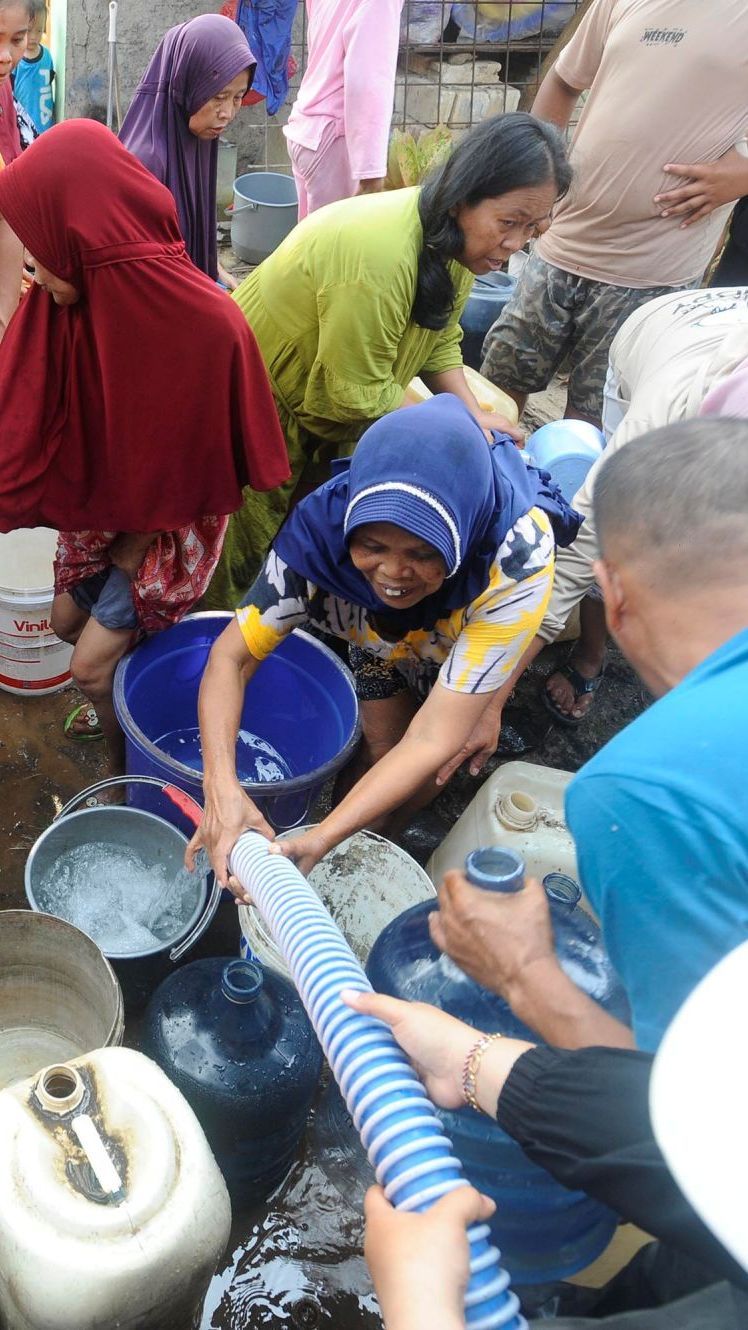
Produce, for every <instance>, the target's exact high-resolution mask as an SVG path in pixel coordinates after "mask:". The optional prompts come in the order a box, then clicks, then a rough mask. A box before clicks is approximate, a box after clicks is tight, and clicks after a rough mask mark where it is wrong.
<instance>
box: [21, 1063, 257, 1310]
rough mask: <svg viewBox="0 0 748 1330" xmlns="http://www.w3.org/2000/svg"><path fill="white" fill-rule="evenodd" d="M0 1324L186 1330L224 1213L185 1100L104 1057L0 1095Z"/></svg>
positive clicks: (150, 1076) (225, 1227)
mask: <svg viewBox="0 0 748 1330" xmlns="http://www.w3.org/2000/svg"><path fill="white" fill-rule="evenodd" d="M0 1135H1V1136H2V1141H3V1149H2V1151H1V1152H0V1325H2V1326H3V1327H4V1330H72V1327H75V1330H100V1327H102V1326H112V1327H113V1326H117V1327H118V1330H142V1327H144V1326H148V1330H173V1327H175V1326H180V1327H184V1330H189V1327H190V1326H193V1325H194V1324H195V1319H196V1317H197V1315H198V1313H199V1309H200V1307H201V1305H202V1301H203V1299H204V1297H205V1293H206V1291H207V1288H208V1284H209V1283H210V1280H211V1278H212V1276H213V1272H214V1270H215V1267H216V1265H217V1263H218V1261H219V1259H220V1257H221V1255H222V1252H223V1250H224V1248H225V1246H226V1243H227V1241H228V1236H229V1229H230V1225H231V1208H230V1205H229V1198H228V1194H227V1191H226V1186H225V1184H224V1181H223V1178H222V1177H221V1174H220V1173H219V1171H218V1168H217V1166H216V1162H215V1160H214V1158H213V1156H212V1154H211V1152H210V1149H209V1147H208V1143H207V1141H206V1139H205V1136H204V1134H203V1132H202V1130H201V1128H200V1126H199V1124H198V1122H197V1119H196V1117H195V1115H194V1113H193V1112H192V1109H191V1108H190V1107H189V1105H188V1104H187V1103H186V1102H185V1100H184V1099H183V1097H182V1095H181V1094H180V1093H179V1091H178V1090H177V1089H175V1087H174V1086H173V1085H171V1084H170V1083H169V1081H168V1079H167V1078H166V1076H164V1074H163V1072H162V1071H160V1070H159V1068H158V1067H156V1066H154V1064H153V1063H152V1062H151V1061H150V1060H149V1059H148V1058H146V1057H143V1056H142V1054H140V1053H135V1052H133V1051H132V1050H131V1049H127V1048H104V1049H100V1050H99V1051H98V1052H96V1053H89V1054H87V1055H86V1056H85V1057H82V1058H76V1059H74V1060H73V1061H72V1062H68V1063H64V1064H60V1065H57V1066H53V1067H48V1068H46V1070H44V1071H42V1072H40V1073H39V1074H38V1075H36V1076H34V1077H32V1078H31V1079H30V1080H26V1081H20V1082H17V1083H16V1084H15V1085H13V1086H11V1087H9V1088H8V1089H6V1090H3V1091H2V1093H0Z"/></svg>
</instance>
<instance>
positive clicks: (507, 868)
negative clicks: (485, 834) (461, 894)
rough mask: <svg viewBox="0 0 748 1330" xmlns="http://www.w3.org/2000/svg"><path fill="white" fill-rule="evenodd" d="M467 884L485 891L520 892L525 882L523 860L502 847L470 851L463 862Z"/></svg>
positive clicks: (492, 846) (490, 846)
mask: <svg viewBox="0 0 748 1330" xmlns="http://www.w3.org/2000/svg"><path fill="white" fill-rule="evenodd" d="M465 876H466V877H467V880H468V882H472V883H473V885H474V886H476V887H483V888H485V889H486V890H487V891H507V892H509V891H521V890H522V887H523V885H524V881H525V864H524V860H523V859H522V858H521V857H520V855H518V854H517V853H516V852H515V851H514V850H509V849H507V848H506V847H505V846H503V845H489V846H486V847H484V848H483V849H480V850H471V851H470V854H469V855H468V857H467V859H466V860H465Z"/></svg>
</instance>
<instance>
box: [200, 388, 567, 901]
mask: <svg viewBox="0 0 748 1330" xmlns="http://www.w3.org/2000/svg"><path fill="white" fill-rule="evenodd" d="M338 467H339V471H338V474H337V475H335V476H334V477H333V479H332V480H329V481H327V483H326V484H324V485H322V486H320V487H319V489H316V490H315V491H314V492H313V493H312V494H310V495H309V496H308V497H307V498H305V499H302V501H301V502H300V503H299V504H298V506H297V507H296V508H295V509H294V510H293V511H292V512H291V514H290V515H289V517H288V518H287V520H286V522H285V525H284V526H283V527H282V528H281V530H280V531H279V532H278V535H277V536H276V538H275V540H274V542H273V545H272V547H271V550H270V553H269V555H268V557H267V559H266V561H265V564H264V567H263V568H262V570H261V572H260V574H259V576H258V578H257V580H256V581H255V583H254V585H253V586H252V588H251V590H250V591H249V593H248V595H247V596H246V598H245V600H244V603H243V605H241V606H240V607H239V609H238V610H237V611H236V616H235V618H234V620H233V621H232V623H231V624H230V625H229V627H228V628H227V629H226V630H225V632H224V633H223V634H222V635H221V637H220V638H219V639H218V640H217V642H216V643H215V645H214V647H213V650H212V651H211V654H210V659H209V661H208V666H207V669H206V672H205V676H204V678H203V683H202V687H201V691H200V717H201V733H202V749H203V761H204V771H205V779H204V789H205V797H206V805H205V816H204V818H203V822H202V824H201V827H200V829H199V831H198V832H197V833H196V835H195V837H194V838H193V840H192V843H191V846H190V851H191V853H194V851H195V850H196V849H197V847H198V846H199V845H204V846H205V847H206V849H207V850H208V852H209V854H210V857H211V860H212V863H213V867H214V869H215V871H216V873H217V874H218V877H219V879H220V881H221V882H223V883H226V882H227V881H228V872H227V866H226V859H227V855H228V853H229V851H230V850H231V848H232V846H233V845H234V843H235V841H236V840H237V839H238V837H239V836H240V834H241V833H242V831H244V830H245V829H246V828H247V827H254V828H255V829H257V830H261V831H263V832H264V833H265V834H266V835H268V836H269V837H272V835H273V832H272V829H271V828H270V827H269V826H268V824H267V823H266V822H265V821H264V819H263V818H262V816H261V814H260V813H259V812H258V810H257V809H256V808H255V806H254V804H252V802H251V801H250V800H249V799H248V798H247V796H246V795H245V794H244V792H243V791H242V789H241V786H240V785H239V783H238V780H237V776H236V766H235V757H234V754H235V745H236V736H237V728H238V718H239V715H240V712H241V704H242V697H243V692H244V688H245V686H246V684H247V683H248V681H249V680H250V679H251V678H252V675H253V674H254V672H255V670H256V669H257V668H258V666H259V665H260V663H261V662H262V660H264V659H265V657H266V656H268V655H269V654H270V652H271V651H273V650H274V648H275V647H276V646H277V645H278V643H279V642H281V641H282V640H283V638H284V637H285V636H286V635H287V634H288V633H290V632H291V631H292V629H293V628H295V627H298V626H300V625H302V624H303V623H305V622H307V621H311V623H312V624H313V625H314V626H315V627H317V628H319V629H321V630H323V631H324V632H326V633H331V634H333V635H334V636H336V637H339V638H342V639H344V640H345V641H347V642H348V644H349V656H350V663H351V668H352V670H353V673H354V677H355V680H356V690H357V693H358V697H359V700H360V706H361V721H362V728H363V740H362V744H361V747H360V750H359V753H358V754H357V756H356V758H355V759H354V762H353V763H352V764H351V766H350V767H349V768H348V769H347V771H346V772H344V773H343V776H344V784H345V787H347V793H345V795H344V797H343V798H342V799H341V800H340V802H339V803H338V804H337V806H336V807H335V808H334V809H333V811H332V812H331V813H330V814H329V816H328V817H327V818H325V820H324V822H322V823H321V825H320V826H319V827H317V828H315V829H314V831H313V832H309V833H307V834H305V835H302V836H298V837H296V838H294V839H292V840H289V841H285V842H283V845H282V849H283V853H284V854H288V855H289V856H290V857H291V858H293V859H294V860H295V861H296V862H297V863H298V864H299V866H300V868H301V869H302V870H303V871H305V872H308V871H309V869H310V868H312V867H313V866H314V864H315V863H316V862H317V861H318V860H319V859H320V858H321V857H322V856H323V855H324V854H326V853H327V851H328V850H330V849H332V847H333V846H334V845H337V844H338V843H339V842H340V841H341V840H343V839H345V837H346V836H350V835H351V834H352V833H353V832H354V831H357V830H359V829H360V828H361V827H371V828H377V829H379V828H382V827H385V826H387V819H388V817H390V815H391V814H392V813H393V811H394V810H397V815H398V822H399V824H400V825H404V824H406V823H407V821H408V820H409V818H410V817H412V816H413V815H414V813H415V812H416V811H417V810H418V808H421V807H423V806H424V804H426V803H427V802H428V801H429V800H430V799H432V798H434V796H435V795H436V793H437V792H438V786H437V777H438V776H439V773H440V772H441V771H442V769H443V768H444V767H446V766H449V765H450V764H452V763H453V762H454V759H455V758H456V757H457V755H458V754H460V753H462V752H463V751H465V752H466V754H467V755H471V757H472V760H471V771H473V772H477V771H478V770H480V767H481V766H482V764H483V762H484V761H485V760H486V758H487V757H488V756H490V754H491V753H492V752H493V751H494V750H495V748H496V744H497V741H498V734H499V729H500V725H501V702H502V701H503V695H504V694H503V692H502V689H503V688H504V685H506V683H507V682H508V680H509V678H510V677H511V675H512V673H513V671H514V668H515V666H516V665H517V664H518V662H519V660H520V658H521V656H522V654H523V652H524V650H525V648H526V646H528V644H529V643H530V642H531V640H532V638H533V635H534V633H535V631H536V629H537V627H538V625H539V624H540V622H541V620H542V618H543V614H544V612H545V607H546V605H547V602H548V598H549V596H550V592H551V586H552V582H553V563H554V550H555V544H556V543H559V544H561V545H566V544H569V543H570V542H571V541H572V540H573V539H574V536H575V535H576V532H577V529H578V526H579V519H578V517H577V515H576V514H575V513H573V512H572V510H571V509H570V508H569V507H568V505H567V504H566V503H565V501H564V500H563V499H562V497H561V495H560V492H559V491H558V490H556V489H555V488H554V487H552V486H551V485H550V484H549V480H548V477H547V475H544V474H542V473H540V472H538V471H536V470H535V469H534V468H533V467H528V466H527V465H526V464H525V461H524V459H523V457H522V454H521V453H520V452H519V451H518V449H517V447H516V445H515V444H514V443H513V441H512V440H511V439H509V438H508V437H506V436H499V437H498V438H497V439H496V441H495V442H494V443H493V445H489V444H488V442H487V441H486V438H485V435H484V433H483V430H482V429H481V428H480V426H479V425H478V424H477V423H476V421H475V419H474V418H473V416H471V414H470V412H469V411H468V409H467V407H466V406H465V405H464V403H463V402H461V401H460V400H459V399H458V398H456V397H453V396H452V395H450V394H440V395H439V396H438V397H435V398H433V399H432V400H431V401H429V402H425V403H424V404H423V405H421V406H416V407H409V408H405V409H401V410H399V411H395V412H393V413H392V414H390V415H387V416H384V417H382V419H381V420H378V421H377V422H376V423H375V424H374V425H372V426H371V427H370V428H369V429H368V430H367V431H366V433H365V434H364V435H363V437H362V439H361V441H360V443H359V445H358V447H357V449H356V451H355V453H354V455H353V457H352V459H350V460H346V461H345V462H343V463H339V464H338ZM341 793H342V783H341V782H339V786H338V789H337V790H336V795H337V796H338V797H340V795H341ZM390 829H391V828H390ZM279 848H280V847H279Z"/></svg>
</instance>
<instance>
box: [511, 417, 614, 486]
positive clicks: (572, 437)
mask: <svg viewBox="0 0 748 1330" xmlns="http://www.w3.org/2000/svg"><path fill="white" fill-rule="evenodd" d="M604 447H605V436H604V435H603V434H602V432H601V431H600V430H599V429H597V428H596V427H595V426H594V425H591V424H590V423H589V421H588V420H552V421H551V422H550V424H548V425H541V427H540V429H536V431H535V433H534V434H531V435H530V437H529V439H528V440H527V443H526V444H525V455H526V457H527V459H528V461H530V462H533V463H534V464H535V466H537V467H540V469H541V471H550V473H551V476H552V477H553V479H554V480H555V482H556V484H557V485H558V486H559V488H560V490H561V493H562V494H563V496H564V498H565V499H568V500H569V502H570V503H571V500H572V499H573V498H574V495H575V494H576V492H577V490H578V489H579V488H580V486H581V485H582V484H583V483H584V479H585V476H586V475H587V472H588V471H589V469H590V467H591V466H592V464H593V462H596V461H597V459H598V457H599V456H600V454H601V453H602V451H603V448H604Z"/></svg>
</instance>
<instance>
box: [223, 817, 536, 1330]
mask: <svg viewBox="0 0 748 1330" xmlns="http://www.w3.org/2000/svg"><path fill="white" fill-rule="evenodd" d="M229 866H230V869H231V872H232V873H233V874H234V876H235V877H236V878H238V880H239V882H241V884H242V886H243V887H244V888H245V890H246V891H248V892H249V894H250V895H251V897H252V900H253V901H254V903H255V905H256V906H257V908H258V909H259V911H260V913H261V914H262V916H263V918H264V920H265V923H266V924H267V926H268V928H269V929H270V932H271V934H272V936H273V939H274V941H275V943H276V945H277V947H278V948H279V950H280V952H281V955H282V956H283V959H284V960H285V962H286V965H287V966H288V968H289V970H290V971H291V974H292V976H293V980H294V983H295V984H296V987H297V989H298V991H299V996H300V997H301V1000H302V1002H303V1003H304V1006H305V1008H306V1010H307V1013H308V1015H309V1018H310V1020H311V1022H312V1024H313V1026H314V1029H315V1031H316V1033H317V1037H318V1039H319V1041H320V1043H321V1045H322V1048H323V1050H324V1053H325V1056H326V1058H327V1060H328V1062H329V1063H330V1067H331V1068H332V1071H333V1074H334V1076H335V1079H336V1081H337V1082H338V1085H339V1086H340V1089H341V1092H342V1094H343V1097H344V1098H345V1101H346V1104H347V1106H348V1111H349V1113H350V1114H351V1117H352V1118H353V1121H354V1124H355V1126H356V1130H357V1131H358V1133H359V1135H360V1137H361V1141H362V1144H363V1146H364V1149H365V1150H366V1152H367V1154H368V1156H369V1161H370V1163H371V1164H372V1167H373V1168H374V1171H375V1173H376V1178H377V1181H378V1182H379V1183H380V1184H381V1185H382V1186H383V1187H384V1191H385V1195H386V1196H387V1198H388V1200H389V1201H391V1202H392V1204H393V1205H394V1206H395V1207H396V1208H397V1209H398V1210H427V1209H428V1208H429V1206H431V1205H433V1204H434V1203H435V1202H436V1201H437V1200H438V1199H439V1197H441V1196H444V1195H446V1193H447V1192H450V1191H453V1190H454V1189H455V1188H456V1187H460V1186H463V1185H464V1183H465V1180H464V1178H463V1177H462V1166H461V1164H460V1162H459V1160H458V1159H456V1158H455V1156H454V1154H453V1153H452V1147H451V1144H450V1141H449V1140H448V1138H447V1137H446V1136H445V1135H444V1133H443V1130H442V1126H441V1123H440V1122H439V1119H438V1118H437V1116H436V1114H435V1112H434V1108H433V1106H432V1104H431V1102H430V1100H429V1098H428V1096H427V1094H426V1091H425V1090H424V1088H423V1085H422V1084H421V1082H420V1080H419V1079H418V1077H417V1075H416V1073H415V1072H414V1070H413V1068H412V1067H411V1065H410V1063H409V1062H408V1059H407V1058H406V1056H405V1054H404V1053H403V1052H402V1050H401V1049H400V1048H399V1046H398V1044H397V1043H396V1042H395V1039H394V1037H393V1035H392V1034H391V1032H390V1030H389V1029H388V1028H387V1027H386V1026H385V1025H383V1024H382V1022H381V1021H377V1020H374V1019H373V1018H372V1017H370V1016H364V1015H362V1014H361V1013H360V1012H357V1011H352V1010H351V1008H350V1007H347V1006H346V1005H345V1003H344V1002H342V1001H341V998H340V994H341V991H343V990H344V989H354V990H358V991H359V992H371V984H370V983H369V981H368V979H367V978H366V975H365V974H364V971H363V970H362V968H361V966H360V964H359V962H358V961H357V960H356V957H355V956H354V954H353V952H352V951H351V949H350V947H349V946H348V944H347V942H346V940H345V938H344V937H343V934H342V933H341V932H340V929H339V928H338V926H337V924H335V923H334V922H333V920H332V919H331V917H330V915H329V913H328V911H327V910H326V909H325V906H324V905H323V904H322V902H321V900H320V899H319V897H318V896H317V894H316V892H315V891H314V890H313V888H312V887H310V885H309V883H308V882H307V880H306V878H304V877H302V875H301V873H300V872H299V871H298V869H297V868H296V867H295V865H294V864H292V863H291V862H290V860H288V859H284V858H283V857H282V856H281V855H276V854H269V853H268V842H267V841H266V840H265V839H264V837H262V836H260V835H259V834H258V833H257V832H252V831H248V832H245V834H244V835H243V836H241V837H240V839H239V840H238V841H237V843H236V845H235V846H234V849H233V851H232V853H231V855H230V858H229ZM468 1238H469V1242H470V1283H469V1286H468V1290H467V1295H466V1298H465V1318H466V1322H467V1326H468V1327H469V1330H498V1328H499V1327H505V1330H527V1326H526V1322H525V1320H524V1318H523V1317H522V1316H521V1315H520V1312H519V1303H518V1300H517V1298H516V1296H515V1295H514V1293H512V1292H511V1290H510V1289H509V1276H508V1274H507V1273H506V1271H505V1270H503V1269H502V1268H501V1266H500V1265H499V1252H498V1250H497V1249H496V1247H494V1246H492V1245H491V1243H490V1242H489V1229H488V1225H487V1224H476V1225H473V1227H472V1228H471V1229H469V1231H468Z"/></svg>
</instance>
